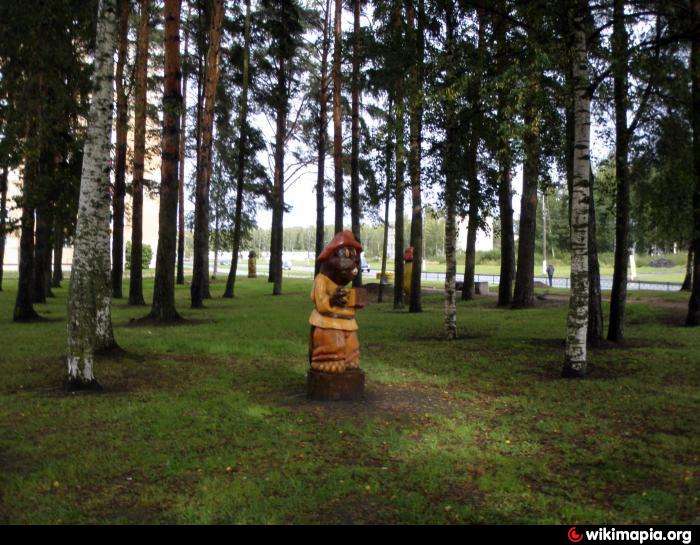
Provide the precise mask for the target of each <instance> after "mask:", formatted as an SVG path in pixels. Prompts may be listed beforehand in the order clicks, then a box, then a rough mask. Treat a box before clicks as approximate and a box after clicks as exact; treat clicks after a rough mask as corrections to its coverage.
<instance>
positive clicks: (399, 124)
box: [393, 0, 406, 310]
mask: <svg viewBox="0 0 700 545" xmlns="http://www.w3.org/2000/svg"><path fill="white" fill-rule="evenodd" d="M401 6H402V2H401V0H396V2H395V4H394V12H393V27H394V30H393V32H394V43H395V44H401V43H403V40H402V28H403V15H402V13H401V11H402V10H401ZM404 99H405V97H404V88H403V80H402V79H401V78H399V79H397V80H396V81H395V82H394V112H395V117H394V131H395V136H394V138H395V140H396V147H395V154H396V182H395V184H394V199H395V204H394V309H395V310H398V309H402V308H403V307H404V293H403V277H404V274H403V270H404V269H403V251H404V245H405V243H406V242H405V240H404V233H403V230H404V197H405V195H404V193H405V191H406V185H405V180H404V176H405V172H406V158H405V146H404V101H405V100H404Z"/></svg>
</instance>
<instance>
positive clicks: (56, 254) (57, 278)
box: [51, 214, 64, 288]
mask: <svg viewBox="0 0 700 545" xmlns="http://www.w3.org/2000/svg"><path fill="white" fill-rule="evenodd" d="M63 242H64V239H63V223H62V222H61V220H60V216H59V214H55V215H54V224H53V276H52V278H51V287H52V288H60V287H61V281H62V280H63Z"/></svg>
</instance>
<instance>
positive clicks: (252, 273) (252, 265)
mask: <svg viewBox="0 0 700 545" xmlns="http://www.w3.org/2000/svg"><path fill="white" fill-rule="evenodd" d="M257 257H258V256H257V255H256V254H255V251H254V250H251V251H250V252H248V278H257V277H258V270H257V266H256V262H257Z"/></svg>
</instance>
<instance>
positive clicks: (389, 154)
mask: <svg viewBox="0 0 700 545" xmlns="http://www.w3.org/2000/svg"><path fill="white" fill-rule="evenodd" d="M392 109H393V99H392V97H391V96H389V104H388V107H387V114H386V145H385V147H384V153H385V155H384V156H385V162H386V166H385V179H386V182H385V183H386V187H385V188H384V192H385V196H384V238H383V241H382V269H381V273H380V276H379V290H378V292H379V293H378V294H377V302H378V303H381V302H382V301H383V299H384V277H385V276H386V259H387V252H388V248H389V203H390V202H391V189H390V188H391V180H392V172H391V159H392V158H393V157H394V150H393V145H392V140H391V121H392V118H393V116H392Z"/></svg>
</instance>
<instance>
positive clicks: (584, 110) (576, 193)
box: [562, 0, 591, 377]
mask: <svg viewBox="0 0 700 545" xmlns="http://www.w3.org/2000/svg"><path fill="white" fill-rule="evenodd" d="M581 4H582V6H586V5H587V4H588V2H587V0H583V1H582V2H581ZM587 11H588V10H587V9H581V8H579V10H577V16H576V20H575V25H574V26H575V32H576V50H575V51H576V53H575V54H576V62H575V63H574V81H575V85H576V102H575V108H574V111H575V116H576V117H575V126H576V131H575V134H576V145H575V154H574V180H573V193H572V195H571V296H570V299H569V314H568V318H567V333H566V351H565V357H564V369H563V372H562V374H563V376H565V377H583V376H585V374H586V334H587V329H588V305H589V299H588V239H589V225H588V213H589V207H590V203H589V197H590V180H589V175H590V170H591V166H590V131H591V109H590V102H591V101H590V97H589V95H588V61H587V58H586V34H585V30H584V28H583V25H584V15H585V13H586V12H587Z"/></svg>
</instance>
